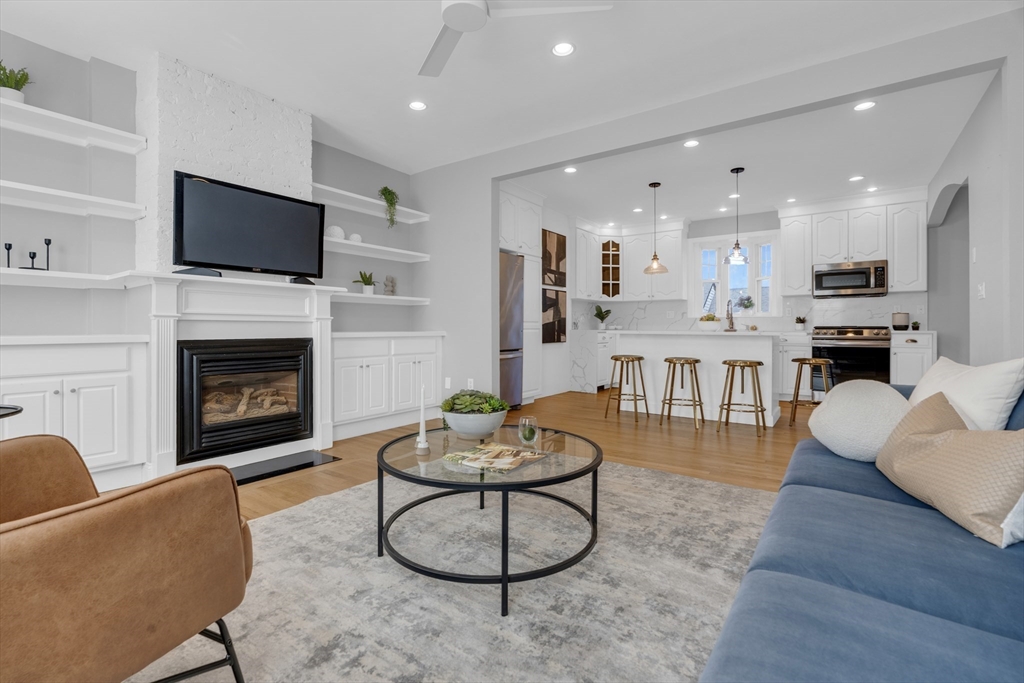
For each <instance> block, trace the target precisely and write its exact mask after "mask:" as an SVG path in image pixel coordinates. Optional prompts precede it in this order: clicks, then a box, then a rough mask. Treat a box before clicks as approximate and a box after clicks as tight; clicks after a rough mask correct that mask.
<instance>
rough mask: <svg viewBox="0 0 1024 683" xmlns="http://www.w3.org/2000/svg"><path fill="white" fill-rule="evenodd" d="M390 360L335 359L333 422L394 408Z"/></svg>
mask: <svg viewBox="0 0 1024 683" xmlns="http://www.w3.org/2000/svg"><path fill="white" fill-rule="evenodd" d="M390 365H391V359H390V358H389V357H387V356H377V357H372V358H345V359H335V361H334V421H335V422H344V421H346V420H358V419H362V418H366V417H373V416H374V415H384V414H386V413H389V412H391V411H392V406H391V402H390V400H389V399H390V397H391V387H390V386H389V383H388V378H389V376H390V374H391V373H390V367H389V366H390Z"/></svg>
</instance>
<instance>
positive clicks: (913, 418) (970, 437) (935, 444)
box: [875, 393, 1024, 548]
mask: <svg viewBox="0 0 1024 683" xmlns="http://www.w3.org/2000/svg"><path fill="white" fill-rule="evenodd" d="M875 465H876V466H877V467H878V469H879V470H880V471H881V472H882V474H884V475H885V476H887V477H888V478H889V480H890V481H892V483H894V484H896V485H897V486H899V487H900V488H901V489H903V490H904V491H906V492H907V493H909V494H910V495H912V496H914V497H915V498H918V499H919V500H921V501H924V502H925V503H928V504H929V505H931V506H932V507H934V508H936V509H937V510H939V512H941V513H942V514H944V515H946V516H947V517H949V518H950V519H951V520H953V521H954V522H956V523H957V524H959V525H960V526H962V527H964V528H965V529H967V530H968V531H970V532H971V533H973V534H975V535H976V536H979V537H981V538H983V539H985V540H986V541H988V542H989V543H992V544H994V545H998V546H999V547H1001V548H1005V547H1006V545H1005V544H1004V543H1005V541H1004V534H1003V529H1002V527H1001V525H1002V524H1003V522H1004V520H1006V517H1007V515H1008V514H1009V513H1010V511H1011V510H1012V509H1013V507H1014V505H1015V504H1016V503H1017V501H1018V500H1019V499H1020V497H1021V493H1022V492H1024V438H1022V435H1021V433H1020V432H1012V431H969V430H968V429H967V425H965V424H964V421H963V420H962V419H961V418H960V416H959V415H958V414H957V412H956V410H954V409H953V406H951V405H950V404H949V401H948V400H947V399H946V396H945V395H944V394H942V393H938V394H934V395H932V396H929V397H928V398H926V399H925V400H923V401H921V402H920V403H919V404H917V405H916V406H914V407H913V408H912V409H911V410H910V412H908V413H907V415H906V417H904V418H903V420H902V421H900V423H899V424H898V425H896V428H895V429H894V430H893V432H892V434H890V435H889V439H888V440H887V441H886V442H885V445H884V446H883V447H882V450H881V451H879V453H878V459H877V460H876V461H875ZM1010 542H1011V543H1012V542H1013V541H1010Z"/></svg>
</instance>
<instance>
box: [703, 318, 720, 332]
mask: <svg viewBox="0 0 1024 683" xmlns="http://www.w3.org/2000/svg"><path fill="white" fill-rule="evenodd" d="M721 328H722V321H721V320H698V321H697V329H698V330H700V331H701V332H717V331H718V330H720V329H721Z"/></svg>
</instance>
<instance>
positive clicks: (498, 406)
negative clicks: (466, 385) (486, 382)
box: [441, 389, 508, 439]
mask: <svg viewBox="0 0 1024 683" xmlns="http://www.w3.org/2000/svg"><path fill="white" fill-rule="evenodd" d="M441 414H442V415H443V416H444V424H445V428H446V429H447V428H449V427H450V428H451V429H453V430H455V433H456V434H457V435H459V437H461V438H463V439H488V438H490V437H491V436H492V435H493V434H494V430H495V429H497V428H498V427H500V426H501V424H502V423H503V422H504V421H505V416H506V415H507V414H508V403H505V401H502V400H501V399H500V398H498V397H497V396H495V395H494V394H488V393H486V392H483V391H474V390H472V389H465V390H463V391H460V392H458V393H457V394H453V395H452V396H449V397H448V398H446V399H445V400H444V401H442V402H441Z"/></svg>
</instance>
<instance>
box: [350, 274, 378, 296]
mask: <svg viewBox="0 0 1024 683" xmlns="http://www.w3.org/2000/svg"><path fill="white" fill-rule="evenodd" d="M352 284H357V285H358V284H361V285H362V286H363V294H373V286H374V285H375V284H377V281H376V280H374V279H373V273H364V272H363V271H361V270H360V271H359V279H358V280H353V281H352Z"/></svg>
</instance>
